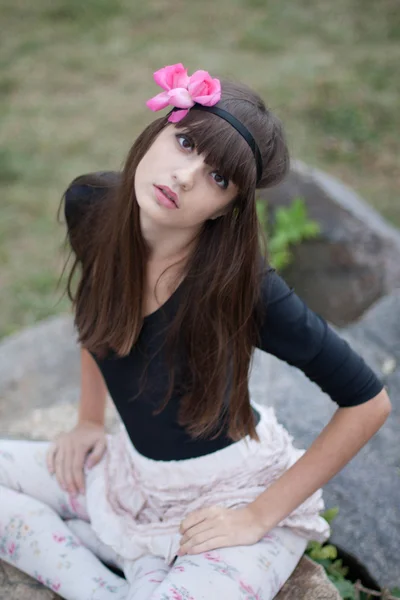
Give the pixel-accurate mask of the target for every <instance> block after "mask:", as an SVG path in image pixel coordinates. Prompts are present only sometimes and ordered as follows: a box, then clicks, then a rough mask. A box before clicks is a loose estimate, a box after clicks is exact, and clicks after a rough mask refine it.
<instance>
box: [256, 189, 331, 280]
mask: <svg viewBox="0 0 400 600" xmlns="http://www.w3.org/2000/svg"><path fill="white" fill-rule="evenodd" d="M257 215H258V219H259V221H260V223H261V226H262V228H263V230H264V232H265V234H266V236H267V239H268V250H269V253H270V257H271V264H272V266H273V267H275V268H276V269H284V268H285V267H287V266H288V265H289V264H290V263H291V262H292V259H293V256H292V252H291V247H292V246H294V245H295V244H299V243H300V242H302V241H303V240H307V239H313V238H316V237H317V236H318V235H319V234H320V226H319V224H318V223H317V222H316V221H312V220H310V219H309V218H308V216H307V208H306V205H305V202H304V200H303V199H302V198H295V199H294V200H293V202H292V204H291V205H290V206H288V207H279V208H277V209H276V211H275V222H274V224H273V226H271V225H270V223H269V221H268V212H267V204H266V202H264V201H263V200H257Z"/></svg>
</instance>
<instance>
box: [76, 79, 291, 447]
mask: <svg viewBox="0 0 400 600" xmlns="http://www.w3.org/2000/svg"><path fill="white" fill-rule="evenodd" d="M218 106H220V107H221V108H224V109H225V110H227V111H229V112H230V113H231V114H233V115H234V116H235V117H236V118H237V119H239V120H240V121H241V122H242V123H243V124H244V125H245V126H246V127H247V128H248V129H249V131H250V132H251V133H252V135H253V136H254V138H255V140H256V142H257V143H258V145H259V148H260V151H261V155H262V160H263V173H262V178H261V181H260V182H259V184H258V187H260V188H265V187H269V186H272V185H275V184H277V183H278V182H280V181H281V180H282V178H283V177H284V175H285V174H286V172H287V170H288V167H289V156H288V150H287V145H286V142H285V138H284V134H283V130H282V126H281V123H280V121H279V119H278V118H277V117H276V116H274V115H273V114H272V113H271V111H270V110H268V109H267V108H266V107H265V104H264V102H263V101H262V99H261V98H260V97H259V96H258V95H257V94H255V93H254V92H253V91H252V90H250V89H249V88H247V87H246V86H244V85H242V84H238V83H232V82H228V81H224V80H222V98H221V100H220V102H219V103H218ZM167 125H168V121H167V117H162V118H159V119H157V120H155V121H154V122H152V123H151V124H150V125H149V126H148V127H146V129H145V130H144V131H143V132H142V133H141V135H139V137H138V138H137V140H136V141H135V143H134V144H133V146H132V148H131V150H130V151H129V153H128V156H127V159H126V162H125V165H124V167H123V169H122V172H121V173H118V174H115V177H114V178H113V179H112V180H111V181H110V182H109V183H108V188H107V189H106V190H105V193H106V194H107V202H100V203H96V204H95V205H93V206H88V207H87V210H85V211H84V213H85V214H83V213H82V215H81V217H82V218H81V219H79V223H77V224H76V227H73V228H70V231H69V241H70V244H71V247H72V249H73V250H74V253H75V257H74V264H73V266H72V268H71V270H70V273H69V277H68V283H67V291H68V295H69V297H70V299H71V300H72V303H73V308H74V315H75V326H76V328H77V331H78V335H79V341H80V343H81V344H82V345H83V346H84V347H85V348H87V349H88V350H90V351H91V352H93V353H94V354H96V355H98V356H100V357H101V356H104V355H105V354H106V353H107V351H108V350H110V349H111V350H112V351H113V352H115V353H116V354H117V355H118V356H121V357H122V356H126V355H127V354H129V352H130V350H131V348H132V346H133V344H135V342H136V341H137V339H138V337H139V334H140V331H141V328H142V324H143V315H142V298H143V290H144V283H145V273H146V264H147V259H148V255H149V249H148V247H147V244H146V242H145V240H144V238H143V236H142V233H141V229H140V223H139V208H138V204H137V201H136V197H135V188H134V180H135V173H136V169H137V166H138V164H139V162H140V161H141V159H142V158H143V156H144V155H145V154H146V152H147V150H148V149H149V148H150V146H151V144H152V143H153V142H154V140H155V139H156V137H157V135H158V134H159V133H160V132H161V131H162V130H163V129H164V127H166V126H167ZM178 127H179V129H182V130H183V131H185V132H186V133H188V134H189V135H190V137H191V138H192V139H193V140H194V142H195V145H196V151H197V152H198V153H199V154H202V155H203V156H204V158H205V161H206V163H207V164H209V165H211V166H212V167H215V168H217V169H218V171H219V172H220V173H221V174H222V175H223V176H224V177H226V178H229V179H231V180H232V181H233V182H234V183H235V184H236V185H237V186H238V189H239V193H238V195H237V197H236V198H235V200H234V201H233V202H232V203H231V205H230V206H229V208H228V211H227V212H226V213H225V214H224V215H223V216H220V217H219V218H217V219H215V220H208V221H206V222H205V223H204V224H203V226H202V229H201V232H200V234H199V236H198V240H197V242H196V244H195V247H194V250H193V251H192V253H191V255H190V257H189V258H188V260H187V262H186V264H185V266H184V268H183V269H182V274H183V275H184V285H183V286H182V289H181V290H180V291H181V296H180V302H179V307H178V310H177V312H176V316H175V317H174V319H173V320H172V322H171V324H170V326H169V329H168V336H167V344H168V347H169V351H168V353H167V356H169V360H170V364H169V373H170V385H169V391H168V393H167V396H166V398H164V399H163V402H162V405H161V406H160V410H162V408H163V407H165V405H166V403H167V402H168V401H169V399H170V397H171V394H172V392H173V389H174V380H175V365H174V359H175V360H176V351H177V348H178V346H179V347H182V346H181V345H182V344H183V348H184V355H185V361H186V367H185V387H184V392H183V393H182V396H181V401H180V409H179V422H180V424H181V425H182V426H184V427H185V428H186V430H187V431H188V432H189V433H190V434H191V435H192V436H193V437H205V436H207V437H215V436H216V435H218V434H219V433H220V432H221V431H222V428H225V427H227V428H228V435H229V436H230V437H231V438H232V439H233V440H237V439H240V438H242V437H243V436H244V435H246V434H249V435H250V436H251V437H252V438H253V439H257V434H256V431H255V426H254V421H253V416H252V411H251V407H250V403H249V391H248V376H249V369H250V365H251V359H252V355H253V351H254V347H255V345H256V343H257V339H258V337H257V332H258V326H259V322H260V318H262V317H261V315H262V310H263V307H262V306H261V299H260V283H261V277H262V276H263V267H265V261H266V253H265V252H262V250H261V247H260V235H259V234H260V231H259V222H258V219H257V213H256V202H255V192H256V165H255V160H254V156H253V154H252V152H251V150H250V148H249V146H248V145H247V143H246V141H245V140H244V139H243V138H242V137H241V135H240V134H239V133H237V132H236V130H235V129H234V128H233V127H232V126H231V125H230V124H229V123H226V122H225V121H224V120H223V119H221V118H220V117H218V116H216V115H214V114H210V113H206V112H203V111H189V113H188V115H187V116H186V117H185V118H184V119H183V120H182V121H181V122H180V123H179V124H178ZM74 184H75V185H76V184H86V185H89V186H93V187H102V188H103V189H104V180H102V179H101V178H99V177H98V176H97V175H95V174H92V175H85V176H81V177H78V178H77V179H75V180H74V181H73V182H72V183H71V184H70V185H74ZM78 265H79V266H80V267H81V269H80V276H79V280H78V283H77V289H76V292H75V293H74V292H73V291H72V281H73V276H74V273H75V271H76V269H77V266H78ZM227 386H229V388H230V399H229V404H228V405H226V403H225V402H224V398H225V397H226V391H227Z"/></svg>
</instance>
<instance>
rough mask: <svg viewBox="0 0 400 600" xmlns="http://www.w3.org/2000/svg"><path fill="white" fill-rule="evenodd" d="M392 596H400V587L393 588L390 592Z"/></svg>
mask: <svg viewBox="0 0 400 600" xmlns="http://www.w3.org/2000/svg"><path fill="white" fill-rule="evenodd" d="M390 594H391V596H394V597H395V598H400V588H398V587H395V588H393V589H392V590H391V592H390Z"/></svg>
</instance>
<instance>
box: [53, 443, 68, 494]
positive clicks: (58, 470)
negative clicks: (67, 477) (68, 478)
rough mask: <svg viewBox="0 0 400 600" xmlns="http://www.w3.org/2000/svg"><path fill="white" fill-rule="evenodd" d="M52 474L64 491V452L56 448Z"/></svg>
mask: <svg viewBox="0 0 400 600" xmlns="http://www.w3.org/2000/svg"><path fill="white" fill-rule="evenodd" d="M54 472H55V474H56V479H57V481H58V483H59V485H60V487H61V488H62V489H63V490H64V491H65V490H66V486H65V482H64V451H63V449H62V448H57V452H56V455H55V457H54Z"/></svg>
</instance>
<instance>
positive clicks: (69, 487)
mask: <svg viewBox="0 0 400 600" xmlns="http://www.w3.org/2000/svg"><path fill="white" fill-rule="evenodd" d="M106 446H107V442H106V433H105V429H104V426H103V425H98V424H97V423H91V422H89V421H83V422H81V423H78V425H76V426H75V427H74V428H73V429H72V430H71V431H69V432H67V433H61V434H60V435H59V436H57V438H56V439H55V441H54V442H53V443H52V444H50V447H49V450H48V452H47V457H46V462H47V467H48V469H49V471H50V473H51V474H53V473H55V475H56V479H57V481H58V483H59V484H60V486H61V487H62V489H63V490H65V491H66V492H69V493H70V494H73V495H75V494H77V493H81V494H84V493H85V477H84V466H85V462H86V466H87V467H88V468H90V467H93V466H94V465H95V464H97V463H98V462H99V461H100V459H101V457H102V456H103V454H104V452H105V450H106Z"/></svg>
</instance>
